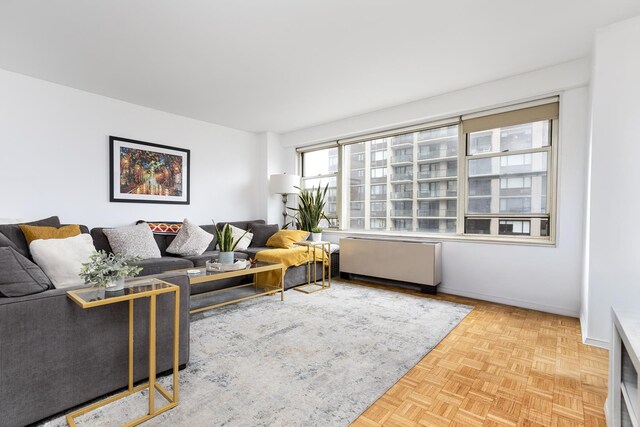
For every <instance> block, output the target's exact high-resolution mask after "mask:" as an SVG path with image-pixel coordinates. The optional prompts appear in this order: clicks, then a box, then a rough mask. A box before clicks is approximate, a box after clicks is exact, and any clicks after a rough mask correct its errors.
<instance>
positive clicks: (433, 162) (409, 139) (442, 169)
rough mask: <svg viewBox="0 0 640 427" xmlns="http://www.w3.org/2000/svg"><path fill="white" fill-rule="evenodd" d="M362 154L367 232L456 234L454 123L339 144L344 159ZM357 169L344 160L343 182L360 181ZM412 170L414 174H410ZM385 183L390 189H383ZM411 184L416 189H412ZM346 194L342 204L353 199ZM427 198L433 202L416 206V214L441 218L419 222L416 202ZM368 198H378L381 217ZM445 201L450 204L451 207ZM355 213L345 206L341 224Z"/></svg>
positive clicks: (456, 140) (372, 200) (455, 137)
mask: <svg viewBox="0 0 640 427" xmlns="http://www.w3.org/2000/svg"><path fill="white" fill-rule="evenodd" d="M382 142H384V143H382ZM380 147H382V148H383V150H380ZM362 153H364V160H365V163H366V159H367V157H368V158H369V159H370V162H369V163H370V164H369V165H368V166H365V169H368V170H369V172H368V173H365V174H368V175H369V182H368V186H369V191H366V190H365V194H368V198H369V201H370V202H371V203H372V204H371V209H370V211H369V216H370V219H371V221H369V223H368V224H367V223H366V222H365V226H366V225H368V227H369V229H371V230H386V231H403V232H404V231H406V232H413V231H425V230H426V229H428V230H429V231H431V232H438V233H455V232H456V222H457V219H456V214H455V212H456V207H455V205H456V203H457V202H456V201H457V193H458V180H457V174H458V159H457V156H458V125H457V124H454V125H449V126H441V127H435V128H433V129H426V130H421V131H416V132H406V133H400V134H398V135H393V136H390V137H385V138H372V139H370V140H365V141H360V142H357V143H355V144H349V145H344V156H345V158H346V159H353V158H354V156H356V155H358V154H362ZM382 153H384V154H382ZM387 153H389V155H388V156H387ZM416 153H417V156H416V155H415V154H416ZM381 161H384V164H381V163H380V162H381ZM360 170H361V166H360V163H357V162H356V163H354V162H353V161H351V162H348V163H346V164H345V167H344V169H343V171H342V172H343V180H344V182H361V175H360ZM416 171H418V173H414V172H416ZM388 185H390V188H387V186H388ZM366 186H367V184H366V183H365V187H366ZM414 188H415V189H417V190H418V191H417V192H414ZM346 194H347V195H348V196H349V197H347V200H346V202H347V203H346V205H349V204H350V203H351V201H353V200H356V199H354V198H353V197H352V196H353V195H354V194H353V193H346ZM356 196H357V195H356ZM358 200H359V199H358ZM427 200H429V201H432V202H433V206H430V207H429V208H425V209H422V211H423V212H422V213H425V212H424V211H428V212H434V215H427V216H434V217H436V218H447V219H446V220H440V219H434V220H433V221H432V222H431V223H428V224H427V223H424V222H422V223H419V221H417V219H418V213H419V210H420V209H418V206H419V204H418V202H419V201H420V202H422V201H424V202H426V201H427ZM365 201H366V198H365ZM374 202H376V203H377V202H384V209H385V211H384V215H382V212H380V210H379V208H380V207H381V206H383V205H382V204H375V205H374V204H373V203H374ZM450 202H453V208H452V204H451V203H450ZM436 205H437V206H436ZM374 206H375V209H374ZM355 215H358V212H357V211H352V210H351V209H349V210H347V211H346V212H345V216H346V222H348V223H350V222H351V219H352V218H355ZM383 218H384V221H382V219H383ZM387 218H391V221H387V220H386V219H387ZM414 219H416V220H415V221H414Z"/></svg>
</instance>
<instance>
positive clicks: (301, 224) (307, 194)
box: [287, 184, 329, 231]
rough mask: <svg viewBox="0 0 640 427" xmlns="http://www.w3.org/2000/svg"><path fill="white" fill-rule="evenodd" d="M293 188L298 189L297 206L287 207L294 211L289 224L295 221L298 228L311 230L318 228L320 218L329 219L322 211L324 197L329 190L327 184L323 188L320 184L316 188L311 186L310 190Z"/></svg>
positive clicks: (324, 202)
mask: <svg viewBox="0 0 640 427" xmlns="http://www.w3.org/2000/svg"><path fill="white" fill-rule="evenodd" d="M295 188H297V189H298V190H299V191H300V194H299V195H298V207H297V208H288V209H290V210H292V211H294V212H295V214H294V215H293V221H291V222H290V223H289V224H293V223H295V225H296V227H297V228H298V229H299V230H304V231H313V229H314V228H318V225H319V224H320V221H321V220H323V219H326V220H327V221H328V220H329V219H328V218H327V216H326V215H325V213H324V206H325V204H326V201H325V198H326V196H327V191H328V190H329V184H327V185H325V187H324V189H323V188H321V187H320V186H318V188H315V187H312V188H311V189H310V190H309V189H302V188H300V187H295ZM289 224H287V225H289Z"/></svg>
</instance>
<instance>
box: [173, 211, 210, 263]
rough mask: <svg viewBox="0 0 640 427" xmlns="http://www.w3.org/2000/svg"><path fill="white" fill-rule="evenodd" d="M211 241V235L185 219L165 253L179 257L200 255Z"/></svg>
mask: <svg viewBox="0 0 640 427" xmlns="http://www.w3.org/2000/svg"><path fill="white" fill-rule="evenodd" d="M212 240H213V235H212V234H210V233H207V232H206V231H204V230H203V229H202V228H200V226H198V225H196V224H194V223H192V222H191V221H189V220H188V219H187V218H185V219H184V222H183V225H182V227H181V228H180V231H179V232H178V234H177V235H176V237H175V239H173V241H172V242H171V244H170V245H169V246H168V247H167V253H170V254H175V255H180V256H194V255H201V254H202V253H204V251H206V250H207V248H208V247H209V243H211V241H212Z"/></svg>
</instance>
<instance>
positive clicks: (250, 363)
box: [45, 281, 472, 427]
mask: <svg viewBox="0 0 640 427" xmlns="http://www.w3.org/2000/svg"><path fill="white" fill-rule="evenodd" d="M471 310H472V307H469V306H466V305H460V304H453V303H448V302H443V301H437V300H433V299H429V298H423V297H419V296H413V295H408V294H404V293H400V292H395V291H391V290H383V289H377V288H370V287H365V286H358V285H352V284H348V283H344V282H339V281H336V282H334V284H333V286H332V287H331V289H328V290H325V291H322V292H316V293H313V294H309V295H307V294H303V293H300V292H295V291H293V290H291V291H287V292H286V294H285V301H284V302H280V297H279V296H276V297H261V298H257V299H253V300H249V301H245V302H242V303H238V304H233V305H229V306H226V307H222V308H219V309H215V310H212V311H209V312H206V313H204V314H201V315H198V317H196V318H194V319H193V321H192V323H191V355H190V360H189V364H188V366H187V368H186V369H184V370H182V371H180V387H181V388H180V405H179V406H178V407H176V408H174V409H172V410H170V411H168V412H166V413H164V414H161V415H159V416H158V417H156V418H154V419H152V420H150V421H148V422H147V423H145V424H144V425H145V426H147V425H149V426H151V425H153V426H155V425H166V426H306V427H308V426H323V427H328V426H346V425H348V424H349V423H351V422H352V421H353V420H355V419H356V418H357V417H358V416H359V415H360V414H361V413H362V412H363V411H365V410H366V409H367V408H368V407H369V406H370V405H371V404H373V402H375V401H376V400H377V399H378V398H379V397H380V396H382V395H383V394H384V393H385V391H386V390H387V389H389V388H390V387H391V386H392V385H393V384H394V383H395V382H396V381H398V380H399V379H400V378H401V377H402V376H403V375H404V374H405V373H406V372H407V371H408V370H409V369H410V368H411V367H413V366H414V365H415V364H416V363H417V362H418V361H420V359H421V358H422V357H424V355H425V354H427V353H428V352H429V351H430V350H431V349H433V348H434V347H435V346H436V345H437V344H438V342H440V340H442V339H443V338H444V337H445V336H446V335H447V334H448V333H449V332H450V331H451V330H452V329H453V328H454V327H455V326H456V325H457V324H458V323H459V322H460V321H461V320H462V319H463V318H464V317H465V316H466V315H467V314H468V313H469V312H470V311H471ZM159 381H160V383H162V384H163V385H164V386H165V387H166V388H167V389H170V385H171V377H170V376H169V377H164V378H161V379H160V380H159ZM157 396H158V397H160V395H159V394H158V395H157ZM157 400H160V401H161V402H162V403H164V402H163V401H162V399H161V398H160V399H158V398H157ZM145 404H146V394H139V395H135V396H132V397H129V398H128V399H126V400H124V401H119V402H115V403H112V404H110V405H108V406H107V407H105V408H104V409H101V410H99V411H96V412H93V413H91V414H87V415H85V416H83V417H80V418H78V419H77V422H78V425H90V426H112V425H116V424H122V423H124V422H126V421H127V420H131V419H133V418H135V417H136V416H139V415H141V414H142V413H143V412H144V407H145V406H144V405H145ZM45 425H46V426H56V427H57V426H64V425H66V424H65V422H64V419H63V418H57V419H54V420H52V421H50V422H48V423H46V424H45Z"/></svg>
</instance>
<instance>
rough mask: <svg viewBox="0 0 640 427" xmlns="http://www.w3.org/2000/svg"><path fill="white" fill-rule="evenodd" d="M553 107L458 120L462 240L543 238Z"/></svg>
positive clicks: (548, 215) (547, 212)
mask: <svg viewBox="0 0 640 427" xmlns="http://www.w3.org/2000/svg"><path fill="white" fill-rule="evenodd" d="M557 106H558V104H545V105H540V106H536V107H530V108H528V109H524V110H514V111H510V112H506V113H500V114H495V115H489V116H485V117H480V118H475V119H470V120H468V121H465V120H464V118H463V123H462V126H463V129H464V132H465V133H464V136H465V142H466V156H465V162H466V172H467V177H466V179H467V196H466V208H465V215H464V216H465V233H466V234H489V235H494V236H500V235H508V236H531V237H548V236H549V221H550V220H551V211H550V206H552V204H551V203H550V195H551V194H552V193H551V192H550V191H549V188H548V183H549V182H551V181H550V180H549V177H550V175H551V173H552V172H553V169H552V163H551V162H552V158H553V152H552V141H553V134H552V129H553V126H554V122H557V114H558V113H557V110H558V107H557ZM507 216H509V217H510V218H507ZM514 216H515V217H514Z"/></svg>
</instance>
